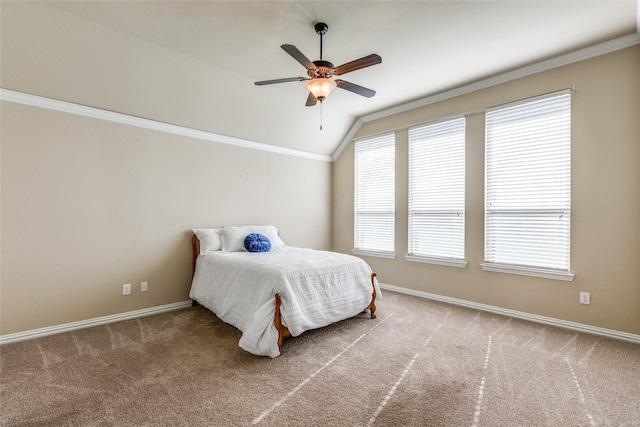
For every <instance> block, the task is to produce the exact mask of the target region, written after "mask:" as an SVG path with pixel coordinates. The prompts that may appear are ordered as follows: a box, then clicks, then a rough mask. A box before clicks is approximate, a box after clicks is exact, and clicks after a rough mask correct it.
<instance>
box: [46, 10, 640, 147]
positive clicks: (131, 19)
mask: <svg viewBox="0 0 640 427" xmlns="http://www.w3.org/2000/svg"><path fill="white" fill-rule="evenodd" d="M49 5H51V6H53V7H57V8H59V9H62V10H64V11H66V12H68V13H71V14H73V15H75V16H79V17H82V18H84V19H88V20H91V21H95V22H97V23H99V24H101V25H105V26H107V27H110V28H112V29H114V30H116V31H118V32H121V33H124V34H128V35H130V36H133V37H137V38H141V39H144V40H146V41H148V42H151V43H154V44H156V45H159V46H162V47H164V48H167V49H170V50H173V51H176V52H179V53H181V54H183V55H186V56H188V57H191V58H194V59H197V60H200V61H204V62H206V63H208V64H210V65H212V66H213V69H214V70H220V73H219V75H216V73H213V74H212V75H211V79H219V78H221V76H223V75H228V74H229V73H232V74H233V75H234V76H235V78H234V80H233V82H229V84H224V82H222V84H219V85H216V86H215V93H211V94H210V96H211V97H215V98H216V99H217V100H218V102H220V103H223V104H225V105H226V106H227V108H228V110H229V111H230V112H231V113H230V115H229V117H228V118H227V119H226V125H227V127H226V128H225V129H224V134H226V135H229V136H233V137H237V138H244V139H247V140H251V141H256V142H260V143H265V144H273V145H276V146H283V147H288V148H294V149H298V150H302V151H307V152H311V153H317V154H323V155H330V154H332V153H333V152H334V151H335V150H336V148H337V147H338V146H339V145H340V143H341V141H342V140H343V139H344V138H345V135H347V134H348V133H349V130H350V129H352V127H353V125H354V123H356V121H357V119H358V118H359V117H362V116H365V115H369V114H372V113H375V112H377V111H381V110H385V109H389V108H391V107H394V106H398V105H401V104H404V103H407V102H410V101H414V100H418V99H420V98H424V97H427V96H430V95H433V94H437V93H439V92H442V91H445V90H449V89H453V88H456V87H459V86H462V85H466V84H469V83H473V82H476V81H479V80H482V79H486V78H488V77H491V76H494V75H497V74H500V73H504V72H507V71H509V70H513V69H517V68H519V67H523V66H527V65H530V64H534V63H537V62H539V61H543V60H546V59H549V58H553V57H556V56H558V55H562V54H565V53H568V52H571V51H575V50H577V49H581V48H585V47H588V46H591V45H594V44H598V43H601V42H605V41H608V40H612V39H615V38H618V37H622V36H626V35H629V34H633V33H636V32H637V28H638V22H637V20H638V18H637V17H638V12H637V8H638V2H637V0H630V1H411V2H408V1H407V2H405V1H282V2H272V1H124V2H119V1H118V2H116V1H83V2H52V3H49ZM316 22H325V23H327V24H328V25H329V31H328V33H327V34H326V36H324V39H323V57H324V58H323V59H325V60H329V61H331V62H332V63H333V64H334V65H339V64H343V63H345V62H348V61H351V60H354V59H356V58H360V57H363V56H365V55H368V54H371V53H376V54H378V55H380V56H381V57H382V63H381V64H379V65H375V66H372V67H369V68H365V69H361V70H358V71H354V72H352V73H349V74H347V75H344V76H341V78H343V79H344V80H348V81H350V82H353V83H357V84H359V85H362V86H365V87H368V88H371V89H374V90H376V92H377V93H376V95H375V96H374V97H373V98H364V97H361V96H358V95H356V94H353V93H351V92H348V91H345V90H340V89H336V90H334V91H333V92H332V93H331V95H330V96H329V97H328V98H327V99H326V101H325V102H324V103H323V105H322V122H323V125H324V126H323V130H320V121H321V111H320V110H321V107H320V103H318V104H317V105H316V106H315V107H305V101H306V98H307V92H306V90H305V88H304V83H303V82H288V83H282V84H276V85H270V86H256V85H254V82H255V81H259V80H269V79H277V78H284V77H297V76H305V75H306V73H305V69H304V68H303V67H302V66H301V65H300V64H299V63H298V62H296V61H295V60H294V59H293V58H292V57H291V56H289V55H288V54H287V53H286V52H284V51H283V50H282V49H281V48H280V46H281V45H282V44H292V45H295V46H296V47H297V48H298V49H299V50H300V51H302V52H303V53H304V54H305V55H306V56H307V57H308V58H309V59H310V60H312V61H313V60H317V59H319V40H320V39H319V37H318V35H317V34H316V33H315V31H314V28H313V26H314V23H316ZM177 124H180V123H177ZM210 131H212V132H216V131H218V130H217V129H210Z"/></svg>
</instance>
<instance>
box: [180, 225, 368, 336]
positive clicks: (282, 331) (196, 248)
mask: <svg viewBox="0 0 640 427" xmlns="http://www.w3.org/2000/svg"><path fill="white" fill-rule="evenodd" d="M191 245H192V247H193V261H192V273H191V277H192V278H193V275H195V274H196V261H197V260H198V255H199V254H200V241H199V240H198V237H197V236H196V235H195V234H194V235H193V237H192V238H191ZM375 277H376V273H371V287H372V289H373V293H372V294H371V302H370V303H369V305H368V306H367V307H365V308H364V310H363V312H364V311H367V310H370V311H371V318H372V319H375V318H376V314H375V312H376V287H375V284H374V283H375ZM275 299H276V315H275V318H274V320H273V322H274V324H275V326H276V329H277V330H278V347H280V348H282V342H283V341H284V339H285V338H287V337H288V336H291V333H290V332H289V328H287V327H286V326H284V325H283V324H282V314H281V313H280V305H281V304H282V301H281V298H280V294H275ZM192 304H193V306H194V307H195V306H197V305H198V302H197V301H193V302H192Z"/></svg>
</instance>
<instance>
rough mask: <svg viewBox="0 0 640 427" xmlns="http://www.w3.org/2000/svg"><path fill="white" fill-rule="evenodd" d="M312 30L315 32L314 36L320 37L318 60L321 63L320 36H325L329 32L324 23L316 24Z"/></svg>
mask: <svg viewBox="0 0 640 427" xmlns="http://www.w3.org/2000/svg"><path fill="white" fill-rule="evenodd" d="M314 28H315V30H316V34H318V35H319V36H320V60H321V61H322V36H324V35H325V34H327V31H329V26H328V25H327V24H325V23H324V22H318V23H317V24H316V25H315V26H314Z"/></svg>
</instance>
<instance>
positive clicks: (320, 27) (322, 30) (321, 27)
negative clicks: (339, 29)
mask: <svg viewBox="0 0 640 427" xmlns="http://www.w3.org/2000/svg"><path fill="white" fill-rule="evenodd" d="M313 27H314V28H315V30H316V34H318V35H319V36H324V35H325V34H327V31H329V26H328V25H327V24H325V23H324V22H318V23H317V24H316V25H314V26H313Z"/></svg>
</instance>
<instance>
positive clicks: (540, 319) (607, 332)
mask: <svg viewBox="0 0 640 427" xmlns="http://www.w3.org/2000/svg"><path fill="white" fill-rule="evenodd" d="M380 288H382V289H386V290H389V291H393V292H399V293H403V294H408V295H413V296H417V297H421V298H427V299H432V300H435V301H441V302H446V303H449V304H454V305H459V306H462V307H468V308H473V309H476V310H481V311H488V312H491V313H496V314H502V315H504V316H509V317H515V318H518V319H524V320H529V321H531V322H536V323H543V324H545V325H552V326H557V327H559V328H565V329H572V330H574V331H578V332H584V333H587V334H594V335H602V336H605V337H609V338H614V339H618V340H623V341H629V342H632V343H635V344H640V335H636V334H630V333H628V332H621V331H614V330H613V329H605V328H598V327H596V326H590V325H585V324H582V323H575V322H569V321H566V320H561V319H555V318H553V317H545V316H538V315H537V314H530V313H525V312H522V311H516V310H509V309H507V308H501V307H495V306H492V305H486V304H479V303H477V302H472V301H466V300H461V299H457V298H451V297H445V296H442V295H436V294H430V293H427V292H422V291H416V290H413V289H407V288H402V287H400V286H394V285H387V284H384V283H380Z"/></svg>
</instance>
